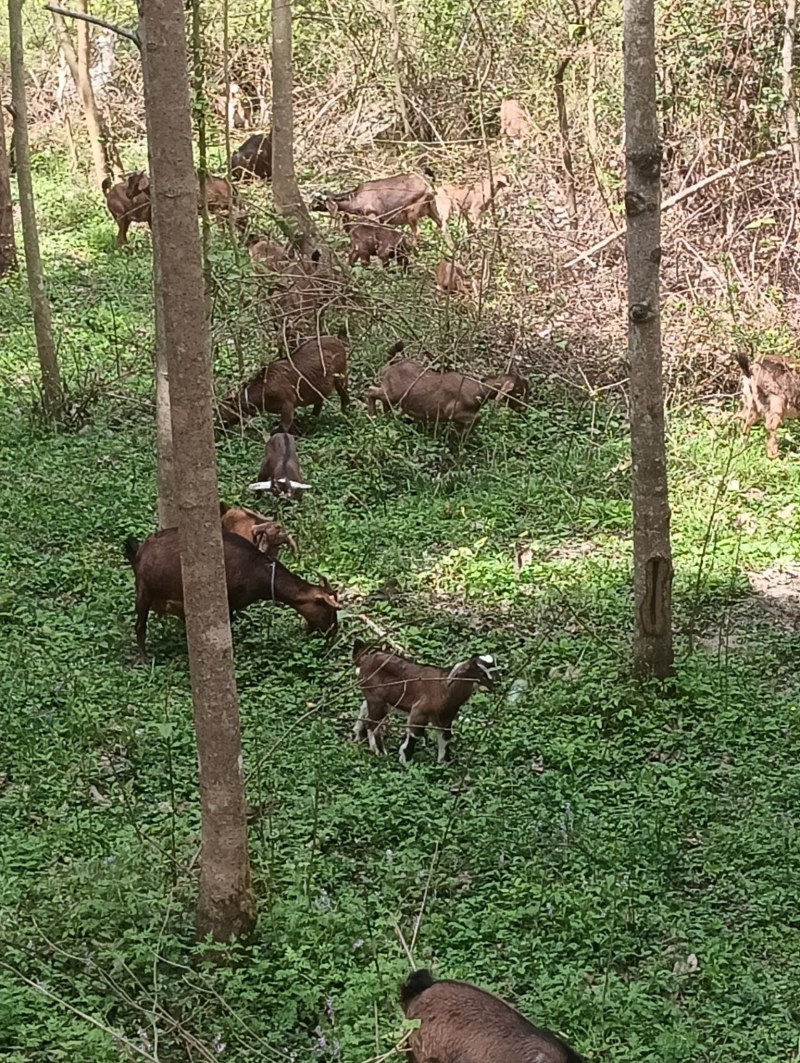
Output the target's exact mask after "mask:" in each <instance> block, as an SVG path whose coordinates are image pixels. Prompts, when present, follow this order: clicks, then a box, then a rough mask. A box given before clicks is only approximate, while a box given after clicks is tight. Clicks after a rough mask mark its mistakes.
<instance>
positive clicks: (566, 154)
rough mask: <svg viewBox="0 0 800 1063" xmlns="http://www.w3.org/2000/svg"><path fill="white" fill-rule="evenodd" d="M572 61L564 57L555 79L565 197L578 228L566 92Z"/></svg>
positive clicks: (576, 198)
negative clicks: (567, 74)
mask: <svg viewBox="0 0 800 1063" xmlns="http://www.w3.org/2000/svg"><path fill="white" fill-rule="evenodd" d="M571 62H572V56H571V55H570V56H568V57H567V58H566V59H562V60H561V62H560V63H559V64H558V66H557V67H556V75H555V79H554V85H555V93H556V111H557V112H558V132H559V134H560V138H561V163H562V165H563V167H564V182H565V183H564V197H565V199H566V201H567V214H568V216H569V226H570V228H571V229H577V228H578V196H577V193H576V191H575V168H574V166H573V165H572V148H571V147H570V138H569V116H568V114H567V100H566V96H565V94H564V74H565V73H566V72H567V67H568V66H569V64H570V63H571Z"/></svg>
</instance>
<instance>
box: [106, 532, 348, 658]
mask: <svg viewBox="0 0 800 1063" xmlns="http://www.w3.org/2000/svg"><path fill="white" fill-rule="evenodd" d="M222 545H223V548H224V551H225V577H226V581H227V585H228V607H229V608H230V611H231V613H235V612H238V611H239V610H240V609H246V608H247V607H248V605H252V604H253V602H259V601H272V602H280V603H281V604H282V605H288V606H290V607H291V608H292V609H295V610H296V611H297V612H298V613H299V614H300V615H301V616H302V617H303V618H304V619H305V620H306V622H307V623H308V626H309V629H310V630H312V631H332V630H335V629H336V627H337V624H338V618H337V615H336V614H337V610H338V609H339V608H340V606H339V603H338V602H337V601H336V597H335V595H334V593H333V589H332V588H331V585H330V584H329V583H328V581H327V580H323V582H322V584H321V585H320V586H315V585H314V584H313V583H308V582H306V580H304V579H301V578H300V576H295V575H294V573H292V572H290V571H289V570H288V569H287V568H284V566H283V565H282V564H281V563H280V561H275V560H270V559H269V558H267V557H265V556H264V555H263V554H262V553H260V551H259V550H258V549H257V547H255V546H254V545H253V544H252V543H249V542H248V541H247V539H245V538H244V537H243V536H241V535H231V534H229V533H227V532H223V534H222ZM124 552H125V557H126V558H127V559H128V561H129V562H130V564H131V566H132V568H133V572H134V575H135V577H136V644H137V646H138V647H139V656H140V658H141V659H142V660H145V659H146V653H145V637H146V635H147V617H148V614H149V613H150V611H151V610H152V611H153V612H155V613H159V614H160V615H162V616H164V615H169V616H179V617H183V616H184V610H183V576H182V573H181V556H180V548H179V544H178V529H177V528H165V529H164V530H163V531H160V532H154V533H153V534H152V535H148V537H147V538H146V539H145V540H144V542H142V543H139V542H137V540H136V539H133V538H128V539H126V540H125V547H124Z"/></svg>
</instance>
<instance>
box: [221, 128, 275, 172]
mask: <svg viewBox="0 0 800 1063" xmlns="http://www.w3.org/2000/svg"><path fill="white" fill-rule="evenodd" d="M231 177H232V178H233V179H234V181H242V180H245V179H247V178H250V177H260V178H261V179H262V180H264V181H269V180H270V179H271V177H272V133H253V135H252V136H249V137H248V138H247V140H246V141H245V142H244V144H241V145H240V146H239V147H238V148H237V149H236V151H234V152H233V154H232V155H231Z"/></svg>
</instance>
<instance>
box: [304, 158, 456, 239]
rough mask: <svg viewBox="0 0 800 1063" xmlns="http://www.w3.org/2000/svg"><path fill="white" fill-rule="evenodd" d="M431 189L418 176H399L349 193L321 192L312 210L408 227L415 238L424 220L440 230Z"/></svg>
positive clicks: (386, 178)
mask: <svg viewBox="0 0 800 1063" xmlns="http://www.w3.org/2000/svg"><path fill="white" fill-rule="evenodd" d="M434 199H435V196H434V191H433V186H432V185H431V184H430V182H429V181H428V180H427V179H426V178H424V177H420V176H418V175H417V174H411V173H399V174H394V176H392V177H379V178H377V179H376V180H374V181H362V182H361V184H360V185H357V186H356V187H355V188H353V189H351V190H350V191H349V192H339V193H332V192H323V193H321V194H319V195H317V196H315V197H314V199H313V200H312V202H311V209H312V210H327V211H328V213H329V214H331V215H333V216H334V217H335V215H336V214H337V213H339V212H341V213H343V214H354V215H356V216H358V217H363V218H375V219H377V220H378V221H379V222H382V223H383V224H384V225H408V226H409V227H410V229H411V232H412V233H413V234H414V236H416V235H417V226H418V224H419V222H420V221H421V220H422V219H423V218H430V219H431V221H433V222H434V223H435V224H436V225H439V226H441V221H440V220H439V215H438V214H437V212H436V204H435V202H434Z"/></svg>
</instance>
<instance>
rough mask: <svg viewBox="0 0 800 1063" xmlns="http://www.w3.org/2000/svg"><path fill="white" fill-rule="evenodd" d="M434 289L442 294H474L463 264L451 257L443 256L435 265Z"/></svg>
mask: <svg viewBox="0 0 800 1063" xmlns="http://www.w3.org/2000/svg"><path fill="white" fill-rule="evenodd" d="M434 276H435V278H436V291H437V292H441V294H442V295H470V294H475V291H474V288H473V287H472V285H471V284H470V282H469V280H468V279H467V274H466V273H465V271H464V267H463V266H459V264H458V263H457V262H453V261H452V260H451V259H446V258H443V259H442V261H441V262H440V263H439V265H438V266H437V267H436V273H435V274H434Z"/></svg>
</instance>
